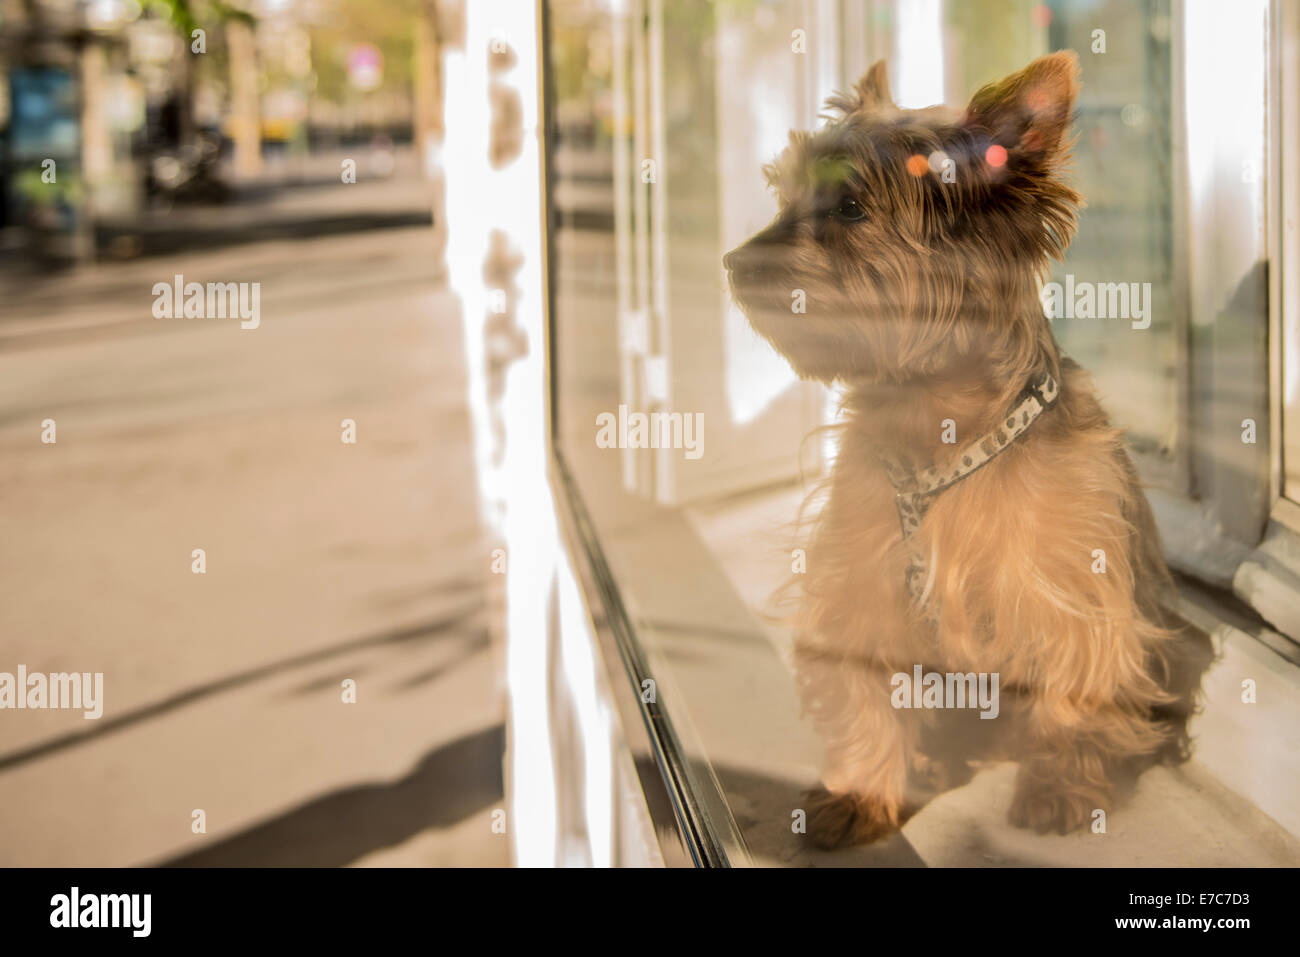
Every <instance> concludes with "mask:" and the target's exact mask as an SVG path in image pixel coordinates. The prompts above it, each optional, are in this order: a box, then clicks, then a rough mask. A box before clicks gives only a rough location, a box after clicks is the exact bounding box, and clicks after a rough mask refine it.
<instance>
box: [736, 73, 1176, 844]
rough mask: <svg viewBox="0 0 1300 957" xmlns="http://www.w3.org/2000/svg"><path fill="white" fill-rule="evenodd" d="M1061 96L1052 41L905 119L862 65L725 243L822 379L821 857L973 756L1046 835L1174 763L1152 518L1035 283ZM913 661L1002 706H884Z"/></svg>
mask: <svg viewBox="0 0 1300 957" xmlns="http://www.w3.org/2000/svg"><path fill="white" fill-rule="evenodd" d="M1078 89H1079V67H1078V59H1077V57H1076V56H1075V54H1073V53H1072V52H1069V51H1064V52H1058V53H1053V54H1051V55H1049V56H1044V57H1041V58H1039V59H1036V60H1034V61H1033V62H1032V63H1030V64H1029V65H1028V66H1027V67H1025V68H1024V69H1023V70H1021V71H1019V72H1017V73H1014V74H1012V75H1010V76H1008V77H1006V78H1004V79H1002V80H1000V81H998V82H995V83H991V84H989V85H988V86H985V87H983V88H982V89H980V90H979V91H978V92H977V93H976V94H975V95H974V97H973V98H972V99H971V101H970V104H969V105H968V106H967V107H966V108H965V110H952V109H949V108H946V107H931V108H927V109H918V110H909V109H900V108H899V107H898V106H896V105H895V104H894V102H893V100H892V98H891V95H890V92H889V85H888V79H887V75H886V67H885V63H884V62H883V61H881V62H879V63H876V64H875V65H874V66H873V67H871V69H870V70H869V71H868V72H867V73H866V75H865V76H863V77H862V79H861V80H860V81H859V82H858V83H857V84H856V86H855V87H854V88H853V89H852V90H851V91H849V92H847V93H839V94H836V95H835V96H833V97H832V98H831V99H830V100H829V101H828V103H827V107H828V111H829V112H828V113H827V114H825V120H826V122H825V124H824V125H823V126H821V127H820V128H819V129H817V130H816V131H813V132H804V131H792V132H791V134H790V142H789V145H788V146H787V147H786V149H785V150H784V152H783V153H782V154H781V155H780V156H779V157H778V158H777V160H776V161H775V162H774V163H773V164H771V165H770V166H768V167H766V168H765V169H764V173H765V175H766V177H767V180H768V182H769V184H770V186H771V187H772V188H773V190H774V191H775V193H776V195H777V198H778V199H779V213H778V214H777V216H776V218H775V219H774V220H773V221H772V223H771V224H770V225H769V226H767V227H766V228H765V229H763V230H762V231H761V232H759V233H758V234H757V235H755V236H753V237H752V238H750V239H749V240H748V241H747V242H745V243H744V244H743V245H741V246H739V247H737V248H736V249H734V250H732V251H731V252H729V253H728V254H727V255H726V256H725V257H724V266H725V268H726V270H727V273H728V278H729V283H730V288H731V293H732V296H733V298H734V300H735V302H736V303H737V304H738V306H739V307H740V308H741V309H742V311H743V312H744V313H745V315H746V316H747V318H748V320H749V322H750V324H751V325H752V327H753V328H754V329H755V330H756V331H757V332H758V333H759V334H760V335H761V336H763V337H764V338H765V339H767V340H768V341H769V342H770V343H771V344H772V345H773V346H774V347H775V348H776V349H777V350H778V351H779V352H780V353H781V354H782V355H783V356H784V357H785V358H786V359H787V360H788V361H789V363H790V365H791V366H792V367H793V369H794V370H795V371H796V372H797V373H798V374H799V375H800V376H801V377H803V378H807V379H814V380H819V381H822V382H825V383H838V384H840V385H841V387H842V389H843V396H844V398H843V408H842V426H841V429H842V432H841V436H840V444H839V449H838V453H837V456H836V458H835V460H834V465H833V467H832V469H831V470H830V474H829V477H828V483H827V485H828V488H827V490H826V498H825V500H824V505H823V506H822V507H821V510H820V514H819V515H818V518H817V522H816V526H815V529H814V531H813V534H812V538H811V541H810V543H809V547H808V548H807V550H806V572H805V573H804V574H803V575H801V576H797V578H798V579H799V580H798V582H797V586H796V587H797V588H798V590H799V592H800V596H799V608H798V611H797V612H796V614H795V615H794V623H795V625H796V638H795V647H794V667H795V674H796V678H797V681H798V684H799V688H800V692H801V697H802V700H803V703H804V707H805V711H806V712H808V713H810V714H811V715H812V717H813V718H814V719H815V723H816V725H817V728H818V730H819V731H820V733H821V736H822V738H823V740H824V744H825V768H824V772H823V775H822V782H821V786H820V787H819V788H818V789H816V790H815V791H814V792H813V793H812V794H811V795H810V796H809V804H810V806H809V807H808V808H806V810H807V813H808V834H809V837H810V838H811V839H812V840H813V841H814V842H815V843H816V844H817V845H818V846H821V847H835V846H840V845H844V844H851V843H864V842H869V841H872V840H875V839H878V838H880V837H882V836H883V835H886V834H889V833H890V832H892V831H894V830H896V829H897V828H899V827H900V826H901V824H902V823H903V822H905V821H906V819H907V818H908V817H909V816H910V815H911V814H912V813H914V812H915V809H916V807H917V806H918V805H917V799H916V797H915V796H916V795H917V794H921V795H922V796H924V795H926V794H930V795H932V794H933V793H935V792H936V791H938V790H942V789H944V788H946V787H951V786H953V785H954V784H955V783H961V781H962V780H964V779H966V778H969V776H970V774H971V773H972V771H971V767H970V762H971V761H972V760H973V759H974V758H975V757H978V756H987V755H994V756H1000V757H1003V758H1008V757H1009V758H1013V759H1015V760H1018V761H1019V762H1020V767H1019V769H1018V776H1017V780H1016V787H1015V792H1014V796H1013V798H1012V803H1011V807H1010V812H1009V820H1010V821H1011V822H1012V823H1013V824H1015V825H1018V826H1022V827H1028V828H1032V829H1035V830H1037V831H1039V832H1048V831H1057V832H1061V833H1065V832H1068V831H1070V830H1072V829H1075V828H1078V827H1081V826H1083V825H1085V824H1086V823H1088V822H1089V821H1091V820H1093V819H1094V813H1095V811H1096V810H1098V809H1102V810H1108V809H1109V808H1111V806H1112V803H1113V801H1114V800H1115V798H1116V794H1117V786H1118V784H1119V782H1121V781H1122V780H1125V775H1126V774H1127V775H1129V779H1131V777H1132V775H1133V773H1134V772H1135V771H1140V770H1141V768H1143V767H1145V766H1147V765H1148V764H1149V763H1151V762H1153V761H1155V760H1159V759H1161V758H1162V757H1172V758H1175V759H1182V758H1185V757H1186V756H1187V738H1186V732H1185V721H1186V718H1187V716H1188V714H1189V713H1190V712H1191V708H1192V692H1191V691H1190V690H1189V689H1188V687H1182V688H1179V687H1177V686H1178V685H1180V684H1181V685H1184V686H1190V684H1193V683H1194V682H1189V680H1188V679H1187V674H1186V672H1187V669H1186V668H1185V667H1183V666H1182V665H1181V664H1180V658H1179V656H1178V655H1176V654H1175V653H1174V652H1173V647H1174V644H1175V642H1176V641H1177V640H1178V639H1179V637H1180V635H1181V629H1182V628H1183V627H1185V626H1183V625H1182V624H1181V623H1180V622H1179V621H1178V620H1177V619H1175V618H1174V617H1173V616H1172V615H1171V614H1170V613H1169V612H1167V611H1166V610H1165V607H1166V606H1165V603H1164V602H1163V601H1162V596H1164V595H1165V594H1166V593H1167V592H1168V590H1169V589H1170V588H1171V586H1172V583H1173V582H1172V576H1171V574H1170V572H1169V571H1168V569H1167V567H1166V565H1165V562H1164V558H1163V555H1162V551H1161V547H1160V542H1159V537H1158V534H1157V531H1156V526H1155V523H1154V521H1153V518H1152V514H1151V510H1150V507H1149V505H1148V503H1147V501H1146V498H1145V496H1144V495H1143V493H1142V491H1141V488H1140V485H1139V480H1138V477H1137V473H1136V471H1135V469H1134V467H1133V465H1132V463H1131V462H1130V460H1129V457H1128V455H1127V453H1126V451H1125V447H1124V443H1123V437H1122V434H1121V432H1120V431H1119V430H1118V429H1116V428H1115V427H1113V426H1112V425H1111V424H1110V422H1109V421H1108V419H1107V416H1106V414H1105V413H1104V412H1103V411H1102V407H1101V404H1100V402H1099V400H1098V397H1097V393H1096V390H1095V388H1094V386H1093V385H1092V383H1091V381H1090V379H1089V377H1088V375H1087V373H1086V372H1085V371H1084V370H1083V369H1082V368H1081V367H1080V366H1079V365H1078V364H1076V363H1075V362H1073V361H1072V360H1070V359H1068V358H1066V357H1064V356H1062V355H1061V352H1060V349H1059V348H1058V346H1057V343H1056V341H1055V339H1054V337H1053V335H1052V330H1051V327H1050V325H1049V323H1048V321H1047V319H1046V317H1045V314H1044V309H1043V306H1042V303H1041V300H1040V296H1039V288H1040V284H1041V282H1042V281H1043V280H1044V279H1045V278H1046V275H1047V272H1048V267H1049V261H1050V260H1052V259H1058V260H1060V259H1062V258H1063V257H1064V255H1065V252H1066V249H1067V248H1068V246H1069V244H1070V242H1071V240H1072V238H1073V235H1074V231H1075V228H1076V222H1077V215H1078V211H1079V209H1080V208H1081V206H1082V197H1081V196H1080V195H1079V194H1078V193H1077V192H1075V190H1074V189H1072V188H1071V187H1070V186H1069V185H1068V183H1067V182H1066V180H1065V178H1064V176H1063V171H1064V170H1065V168H1066V167H1067V166H1068V162H1069V158H1070V149H1071V145H1072V143H1071V140H1070V138H1069V130H1070V125H1071V122H1072V117H1073V111H1074V102H1075V97H1076V95H1077V93H1078ZM799 293H802V295H799ZM792 303H797V304H799V308H796V307H795V306H794V305H792ZM920 666H924V667H925V668H927V669H928V668H935V669H938V670H939V671H941V672H942V673H944V674H948V675H957V676H959V677H966V678H970V677H973V676H972V675H970V674H969V673H971V672H975V673H980V674H992V675H995V676H997V677H999V678H1000V682H1001V683H1000V688H1001V696H1002V697H1003V699H1004V703H1003V705H1002V713H1001V715H1000V720H999V721H993V722H982V721H980V720H978V718H977V719H976V720H975V721H967V720H965V719H964V718H963V717H960V716H959V717H958V718H957V719H953V718H952V716H951V715H949V714H944V715H943V716H942V718H943V719H944V720H941V716H940V715H939V714H938V713H937V712H936V711H934V710H929V709H925V708H921V709H913V708H901V707H899V700H898V699H899V695H898V694H897V680H896V679H897V677H898V676H904V677H905V676H907V675H910V674H912V673H913V671H914V669H917V670H918V672H919V668H920ZM1007 699H1010V706H1008V703H1007ZM905 703H906V702H905ZM973 714H974V712H966V715H973ZM1006 719H1010V720H1006ZM945 721H946V722H947V724H948V727H947V728H946V729H945V727H944V726H945ZM1003 724H1005V725H1006V727H1008V728H1010V729H1011V730H1009V731H1000V733H996V734H993V735H989V734H985V733H982V732H984V731H985V730H986V728H985V727H984V726H988V725H1003ZM936 730H938V731H941V732H942V733H938V734H936ZM967 732H970V733H969V734H968V733H967ZM981 748H983V749H984V750H983V751H980V750H979V749H981ZM990 749H991V750H990Z"/></svg>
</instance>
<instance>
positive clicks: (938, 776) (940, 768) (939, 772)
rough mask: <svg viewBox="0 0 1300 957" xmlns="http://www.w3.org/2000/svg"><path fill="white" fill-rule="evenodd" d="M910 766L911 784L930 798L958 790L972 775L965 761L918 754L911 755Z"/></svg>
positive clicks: (972, 772)
mask: <svg viewBox="0 0 1300 957" xmlns="http://www.w3.org/2000/svg"><path fill="white" fill-rule="evenodd" d="M910 765H911V783H912V784H913V785H914V786H915V787H916V788H918V789H919V790H920V791H921V792H922V793H923V794H926V795H930V796H934V795H939V794H942V793H944V792H945V791H951V790H952V789H953V788H959V787H961V786H962V785H963V784H966V783H967V782H969V781H970V779H971V777H972V776H973V775H974V771H973V770H972V769H971V767H970V765H969V764H967V763H966V762H965V761H955V760H942V759H938V758H931V757H929V756H928V755H925V754H921V753H920V752H917V753H916V754H914V755H912V758H911V762H910Z"/></svg>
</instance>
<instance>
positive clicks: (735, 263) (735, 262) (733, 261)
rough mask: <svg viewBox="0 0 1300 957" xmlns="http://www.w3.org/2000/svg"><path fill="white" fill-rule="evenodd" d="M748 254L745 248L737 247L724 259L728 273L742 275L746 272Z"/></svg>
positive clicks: (724, 266)
mask: <svg viewBox="0 0 1300 957" xmlns="http://www.w3.org/2000/svg"><path fill="white" fill-rule="evenodd" d="M747 257H748V254H747V253H746V250H745V247H744V246H737V247H736V248H735V249H733V250H732V251H731V252H729V253H727V254H726V255H725V256H723V257H722V265H723V268H725V269H726V270H727V272H734V273H742V272H744V271H745V264H746V263H747V262H748V258H747Z"/></svg>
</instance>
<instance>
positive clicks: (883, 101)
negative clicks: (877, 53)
mask: <svg viewBox="0 0 1300 957" xmlns="http://www.w3.org/2000/svg"><path fill="white" fill-rule="evenodd" d="M854 89H855V90H857V92H858V102H859V103H861V104H862V106H863V107H866V108H867V109H871V108H874V107H881V106H888V107H893V106H894V98H893V97H892V96H891V95H890V93H889V71H888V70H887V69H886V67H885V61H884V60H877V61H876V62H875V63H873V64H872V66H871V69H869V70H868V71H867V72H866V73H864V74H862V79H860V80H858V82H857V85H856V86H854Z"/></svg>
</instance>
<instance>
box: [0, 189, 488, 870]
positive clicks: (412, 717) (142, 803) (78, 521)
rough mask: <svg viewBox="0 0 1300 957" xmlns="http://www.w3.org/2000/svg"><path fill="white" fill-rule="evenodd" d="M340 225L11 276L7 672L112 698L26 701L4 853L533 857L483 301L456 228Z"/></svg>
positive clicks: (123, 861) (47, 857)
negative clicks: (462, 285) (158, 299)
mask: <svg viewBox="0 0 1300 957" xmlns="http://www.w3.org/2000/svg"><path fill="white" fill-rule="evenodd" d="M365 188H366V187H365V186H364V184H362V185H360V186H353V187H343V186H339V185H328V184H317V185H314V186H310V187H303V188H301V189H299V190H298V192H297V193H296V194H295V196H296V199H295V202H296V203H297V204H298V205H299V206H300V207H302V208H310V207H312V206H313V205H317V204H320V205H322V206H325V205H328V204H329V203H330V202H331V197H332V196H334V195H337V191H339V190H348V189H350V190H354V191H355V192H352V193H348V194H346V195H347V202H349V203H352V204H353V205H354V206H356V205H360V206H365V205H366V204H367V200H366V198H365V195H364V193H363V192H362V191H363V190H364V189H365ZM398 188H399V185H398V184H385V185H383V186H382V187H381V186H376V187H374V189H375V193H376V195H379V194H380V193H381V192H383V195H385V196H387V195H391V194H392V193H393V192H394V191H395V190H397V189H398ZM384 191H386V192H384ZM412 202H413V203H417V204H418V203H419V202H421V200H420V199H419V198H418V197H416V198H415V199H414V200H413V201H412ZM380 205H382V202H381V203H380ZM424 208H426V209H427V208H428V207H427V205H426V206H425V207H424ZM335 225H336V226H337V224H335ZM348 228H353V229H355V228H356V224H355V223H349V224H348ZM340 229H341V227H339V228H334V227H332V228H331V230H324V231H322V232H323V233H324V234H320V235H317V234H315V233H314V232H313V231H312V229H311V228H310V224H309V223H308V224H307V225H306V226H305V227H304V228H303V229H302V230H301V231H300V232H299V234H298V236H299V238H276V239H273V240H270V241H254V242H246V241H237V242H228V243H227V244H226V245H221V246H216V247H212V248H203V246H202V243H201V242H199V241H195V242H194V243H191V244H189V245H185V246H178V247H177V248H178V249H181V250H182V251H178V252H172V253H169V254H163V255H158V256H146V257H145V258H139V259H132V260H129V261H127V262H122V263H111V262H110V263H105V264H102V265H97V266H94V267H88V268H84V269H81V270H79V271H76V272H68V273H64V274H52V275H46V276H43V277H41V278H40V279H39V280H30V279H21V280H19V279H12V280H10V281H8V282H6V284H5V289H4V293H3V300H2V301H3V302H4V307H3V311H2V312H0V501H2V502H3V507H2V508H0V542H3V547H0V671H9V672H12V671H15V669H16V668H17V666H18V665H20V664H21V665H25V666H26V667H27V669H28V670H29V671H43V672H64V671H76V672H103V674H104V685H103V686H104V713H103V716H102V717H101V718H99V719H97V720H87V719H86V718H85V717H83V714H82V712H81V711H76V710H65V711H53V710H46V711H32V710H25V711H13V712H6V713H4V714H3V715H0V865H6V866H7V865H42V866H66V865H74V864H75V865H82V866H85V865H106V866H124V865H137V864H147V863H178V864H221V865H294V864H300V865H344V864H362V865H365V864H376V865H398V866H402V865H504V864H507V863H508V845H507V840H508V839H507V837H506V836H505V835H504V834H499V833H493V828H492V811H493V810H494V809H496V808H499V807H502V806H503V805H504V799H503V797H502V781H501V763H500V757H501V750H502V747H503V740H502V730H501V720H502V714H503V711H502V708H503V698H502V696H503V690H502V687H501V679H500V667H499V660H498V658H499V656H498V654H497V652H496V650H495V648H494V642H493V640H492V637H491V636H492V630H491V627H490V624H491V616H490V613H489V609H488V607H487V601H488V599H487V597H486V593H485V589H484V587H483V586H484V578H485V573H486V571H487V567H488V556H489V553H490V550H491V547H490V545H489V544H488V542H487V540H486V539H485V537H484V534H483V532H482V531H481V526H480V521H479V514H478V504H477V496H476V490H475V489H474V488H473V487H472V481H470V480H469V479H468V478H467V477H468V476H472V474H473V467H474V459H473V455H472V451H471V449H472V444H471V443H472V436H471V428H470V422H469V416H468V412H467V408H466V399H465V391H466V388H465V369H464V363H465V359H464V350H463V348H462V343H461V336H462V332H461V325H460V316H459V311H458V307H457V303H456V301H455V299H454V297H453V296H452V295H451V294H450V293H449V292H447V291H446V289H445V287H444V286H443V285H442V284H441V281H440V279H439V277H438V275H437V270H436V269H435V266H434V262H435V254H434V238H433V232H432V230H431V229H430V228H429V226H427V225H423V226H421V225H391V224H390V225H380V226H376V227H375V228H371V229H368V230H366V231H355V232H343V231H340ZM276 235H277V236H278V235H280V233H276ZM240 238H241V240H242V239H246V238H247V237H240ZM190 246H192V247H193V248H190ZM176 274H182V275H184V276H185V277H186V280H187V281H188V280H194V281H197V282H205V281H207V282H240V283H242V282H249V283H261V303H260V309H261V321H260V325H258V327H257V328H255V329H254V328H241V327H240V323H239V321H238V319H201V318H175V319H157V318H154V316H153V314H152V313H151V305H152V301H153V297H152V295H151V293H150V290H151V288H152V287H153V285H154V284H155V283H158V282H171V281H172V278H173V276H174V275H176ZM46 420H53V421H54V428H55V431H54V433H53V435H54V436H55V438H56V440H55V441H54V442H52V443H51V442H48V441H43V440H42V436H43V434H45V433H47V432H48V431H49V430H48V429H47V428H46V426H44V425H43V423H44V422H46ZM344 420H352V421H353V423H354V424H355V425H354V431H355V443H349V442H345V441H344V437H345V426H344ZM199 549H201V550H202V553H201V554H202V561H201V562H200V561H199V560H198V558H197V557H196V556H197V555H198V554H199V553H197V552H196V550H199ZM196 568H201V573H199V572H197V571H196ZM349 681H352V682H355V685H352V686H349V685H348V682H349ZM350 687H351V688H354V689H355V703H351V702H349V701H348V700H347V699H348V697H349V688H350ZM200 824H202V830H201V831H200Z"/></svg>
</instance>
